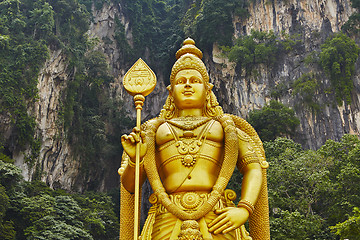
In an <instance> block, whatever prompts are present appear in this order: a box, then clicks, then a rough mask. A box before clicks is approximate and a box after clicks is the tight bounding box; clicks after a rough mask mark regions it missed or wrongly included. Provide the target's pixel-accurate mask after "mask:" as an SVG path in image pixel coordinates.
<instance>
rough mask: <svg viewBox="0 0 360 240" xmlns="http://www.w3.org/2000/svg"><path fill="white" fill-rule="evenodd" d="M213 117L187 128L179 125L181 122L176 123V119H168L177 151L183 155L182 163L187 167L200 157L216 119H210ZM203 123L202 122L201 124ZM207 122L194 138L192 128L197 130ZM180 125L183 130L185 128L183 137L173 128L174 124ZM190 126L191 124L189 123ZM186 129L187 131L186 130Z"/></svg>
mask: <svg viewBox="0 0 360 240" xmlns="http://www.w3.org/2000/svg"><path fill="white" fill-rule="evenodd" d="M210 120H211V118H208V119H205V120H202V121H200V122H199V123H197V124H193V127H192V128H186V129H183V126H181V128H180V127H179V126H178V125H179V124H178V123H176V125H175V124H174V123H175V122H174V121H167V125H168V128H169V130H170V131H171V133H172V134H173V136H174V138H175V141H176V145H175V146H176V148H177V151H178V153H179V154H180V155H182V157H181V163H182V164H183V165H184V166H185V167H192V166H194V165H195V163H196V158H197V157H198V153H199V151H200V149H201V146H202V145H203V143H204V142H205V140H206V137H207V134H208V132H209V130H210V128H211V126H212V125H213V124H214V122H215V120H212V121H210ZM200 123H201V124H200ZM205 123H207V124H206V125H205V127H204V128H203V129H202V130H201V132H200V134H199V135H198V136H197V138H196V139H194V137H193V136H194V133H193V132H192V131H190V130H195V129H196V128H198V127H200V126H202V125H204V124H205ZM172 125H173V126H175V127H178V128H180V129H182V130H184V134H183V136H184V137H183V138H180V137H179V136H178V134H177V133H176V131H175V129H174V128H173V126H172ZM187 126H189V125H187ZM185 130H186V131H185Z"/></svg>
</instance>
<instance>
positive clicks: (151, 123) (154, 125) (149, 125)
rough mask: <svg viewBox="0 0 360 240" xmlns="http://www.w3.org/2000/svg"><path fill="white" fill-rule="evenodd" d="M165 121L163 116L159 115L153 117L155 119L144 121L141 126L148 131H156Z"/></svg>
mask: <svg viewBox="0 0 360 240" xmlns="http://www.w3.org/2000/svg"><path fill="white" fill-rule="evenodd" d="M163 123H165V120H164V119H163V118H159V117H157V118H153V119H150V120H148V121H146V122H144V123H143V124H142V125H141V128H142V130H144V131H145V132H148V131H151V132H156V131H157V129H158V128H159V126H160V125H161V124H163Z"/></svg>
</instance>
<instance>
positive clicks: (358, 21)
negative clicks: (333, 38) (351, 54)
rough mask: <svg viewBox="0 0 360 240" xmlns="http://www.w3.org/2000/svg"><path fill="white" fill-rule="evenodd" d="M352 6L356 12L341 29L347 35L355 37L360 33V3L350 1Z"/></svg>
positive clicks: (356, 0)
mask: <svg viewBox="0 0 360 240" xmlns="http://www.w3.org/2000/svg"><path fill="white" fill-rule="evenodd" d="M350 2H351V6H352V7H353V8H355V9H356V11H355V12H354V13H353V14H352V15H351V16H350V17H349V20H348V21H347V22H346V23H345V24H344V25H343V26H342V27H341V30H342V31H343V32H345V33H347V34H350V35H355V34H357V33H359V31H360V12H359V10H360V1H359V0H350Z"/></svg>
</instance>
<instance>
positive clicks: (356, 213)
mask: <svg viewBox="0 0 360 240" xmlns="http://www.w3.org/2000/svg"><path fill="white" fill-rule="evenodd" d="M330 228H331V230H332V231H334V232H335V234H336V235H339V236H340V238H341V240H343V239H345V238H347V239H354V240H359V239H360V209H359V208H357V207H355V208H354V210H353V215H352V216H348V219H347V220H346V221H344V222H341V223H338V224H336V225H335V226H332V227H330Z"/></svg>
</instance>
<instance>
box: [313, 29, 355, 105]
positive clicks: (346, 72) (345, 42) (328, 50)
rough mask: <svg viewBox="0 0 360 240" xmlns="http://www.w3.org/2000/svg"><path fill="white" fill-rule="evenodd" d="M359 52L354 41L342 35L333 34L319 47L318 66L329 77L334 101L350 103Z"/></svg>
mask: <svg viewBox="0 0 360 240" xmlns="http://www.w3.org/2000/svg"><path fill="white" fill-rule="evenodd" d="M359 52H360V48H359V46H358V45H357V44H356V43H355V41H354V40H352V39H351V38H349V37H348V36H346V35H345V34H343V33H338V34H335V35H334V36H332V37H330V38H328V39H327V40H326V41H325V43H324V44H322V45H321V52H320V55H319V58H320V64H321V66H322V68H323V69H324V71H325V73H326V74H327V75H328V76H329V77H330V82H331V85H332V88H333V90H334V94H335V98H336V101H337V103H338V104H339V105H341V104H342V102H343V101H345V102H346V103H351V91H352V89H353V79H352V78H353V75H354V73H355V62H356V61H357V59H358V56H359Z"/></svg>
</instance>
